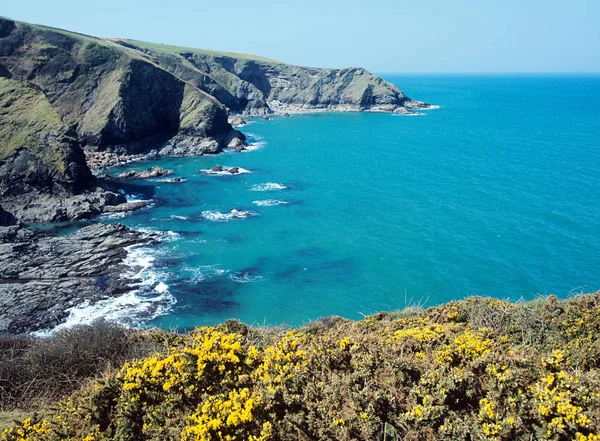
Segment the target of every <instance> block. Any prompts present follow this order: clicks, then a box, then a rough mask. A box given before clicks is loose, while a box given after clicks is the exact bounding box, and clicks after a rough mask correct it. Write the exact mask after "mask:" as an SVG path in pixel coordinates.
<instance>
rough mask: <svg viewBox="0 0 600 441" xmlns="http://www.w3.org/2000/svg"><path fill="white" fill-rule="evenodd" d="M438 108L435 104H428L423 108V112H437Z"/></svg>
mask: <svg viewBox="0 0 600 441" xmlns="http://www.w3.org/2000/svg"><path fill="white" fill-rule="evenodd" d="M439 108H440V106H438V105H437V104H430V105H429V107H425V109H423V110H437V109H439Z"/></svg>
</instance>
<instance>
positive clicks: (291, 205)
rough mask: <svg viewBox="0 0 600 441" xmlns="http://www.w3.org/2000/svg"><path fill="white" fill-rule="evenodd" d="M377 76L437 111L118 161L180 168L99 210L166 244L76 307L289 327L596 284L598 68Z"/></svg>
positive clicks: (143, 254) (363, 116) (274, 124)
mask: <svg viewBox="0 0 600 441" xmlns="http://www.w3.org/2000/svg"><path fill="white" fill-rule="evenodd" d="M385 77H386V79H387V80H389V81H392V82H394V83H396V84H398V86H399V87H400V88H401V89H402V90H403V91H404V92H405V93H406V94H407V95H408V96H410V97H413V98H415V99H419V100H424V101H427V102H429V103H432V104H436V105H438V106H440V108H439V109H436V110H429V111H424V112H423V115H420V116H397V115H390V114H372V113H344V114H312V115H297V116H293V117H290V118H283V117H276V118H273V119H272V120H270V121H264V120H262V119H257V120H255V121H252V122H251V123H250V124H249V125H247V126H245V127H243V128H242V129H241V130H242V131H244V132H245V133H246V134H247V135H248V136H249V137H250V139H251V140H252V141H253V142H254V144H255V145H254V148H253V149H251V151H248V152H244V153H238V154H236V153H224V154H221V155H218V156H209V157H200V158H180V159H173V158H167V159H161V160H159V161H153V162H146V163H139V164H135V165H132V166H130V167H128V169H144V168H147V167H149V166H151V165H160V166H161V167H165V168H169V169H172V170H174V171H175V176H179V177H183V178H185V179H187V181H185V182H181V183H169V182H165V181H161V180H156V181H133V182H128V183H126V182H123V185H122V190H123V192H125V193H127V194H128V195H129V197H130V198H132V199H151V200H152V201H153V206H152V207H151V208H149V209H145V210H142V211H139V212H136V213H133V214H129V215H127V216H123V217H107V218H105V220H106V221H109V222H123V223H125V224H126V225H128V226H130V227H132V228H136V229H144V230H151V231H162V232H164V240H163V241H162V242H161V243H160V244H159V245H158V246H155V247H152V248H143V249H137V250H135V252H136V253H137V254H136V256H138V257H139V260H140V262H141V263H142V264H143V267H142V268H140V270H139V274H138V275H139V276H140V277H142V278H143V279H144V280H145V284H144V285H143V288H142V289H140V291H139V292H137V293H135V295H133V296H131V295H130V296H129V297H127V298H126V299H120V300H119V302H112V303H111V302H108V303H106V304H103V305H100V306H99V307H95V308H93V307H92V308H89V307H88V309H85V308H83V310H82V308H80V309H79V310H77V311H74V314H73V320H78V321H82V320H85V319H84V318H82V317H88V318H89V317H91V316H93V315H102V314H108V315H109V316H114V317H118V318H119V319H120V320H127V319H130V320H131V321H132V322H133V323H135V324H140V323H142V322H144V321H146V322H148V323H151V324H154V325H158V326H161V327H165V328H173V327H177V328H189V327H192V326H195V325H202V324H214V323H218V322H221V321H223V320H226V319H229V318H237V319H240V320H242V321H244V322H246V323H253V324H282V323H285V324H288V325H301V324H303V323H305V322H307V321H309V320H312V319H317V318H319V317H323V316H328V315H341V316H344V317H348V318H352V319H358V318H361V317H362V316H363V315H366V314H372V313H374V312H377V311H381V310H397V309H401V308H404V307H405V306H407V305H421V306H430V305H435V304H439V303H442V302H447V301H450V300H454V299H462V298H464V297H466V296H471V295H481V296H492V297H497V298H502V299H508V298H510V299H513V300H516V299H521V298H523V299H531V298H534V297H535V296H536V295H539V294H548V293H555V294H557V295H558V296H559V297H566V296H569V295H571V294H573V293H578V292H581V291H586V292H590V291H595V290H598V289H600V271H599V270H600V173H599V170H600V77H599V76H583V75H581V76H551V75H547V76H533V75H531V76H477V75H472V76H458V75H455V76H448V75H447V76H436V75H413V76H408V75H402V76H392V75H389V76H385ZM216 164H220V165H223V166H228V167H233V166H236V167H242V168H243V169H245V171H247V173H243V174H239V175H235V176H230V175H227V174H222V175H208V174H206V173H205V172H203V170H207V169H210V168H211V167H213V166H214V165H216ZM118 171H119V172H120V171H122V169H120V170H118ZM232 210H234V211H232Z"/></svg>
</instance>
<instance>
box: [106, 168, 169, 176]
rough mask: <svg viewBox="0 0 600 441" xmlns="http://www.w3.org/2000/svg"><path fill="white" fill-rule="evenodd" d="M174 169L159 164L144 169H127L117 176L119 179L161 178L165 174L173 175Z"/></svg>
mask: <svg viewBox="0 0 600 441" xmlns="http://www.w3.org/2000/svg"><path fill="white" fill-rule="evenodd" d="M172 174H173V170H167V169H164V168H161V167H158V166H154V167H151V168H149V169H147V170H143V171H139V172H138V171H133V170H132V171H127V172H124V173H121V174H120V175H118V176H117V178H118V179H150V178H161V177H163V176H168V175H172Z"/></svg>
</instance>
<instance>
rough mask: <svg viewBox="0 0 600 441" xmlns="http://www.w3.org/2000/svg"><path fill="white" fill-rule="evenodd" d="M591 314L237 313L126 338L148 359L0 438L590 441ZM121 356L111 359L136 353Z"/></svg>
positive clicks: (579, 309) (582, 305) (599, 329)
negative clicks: (257, 319) (264, 316)
mask: <svg viewBox="0 0 600 441" xmlns="http://www.w3.org/2000/svg"><path fill="white" fill-rule="evenodd" d="M599 313H600V293H596V294H592V295H582V296H579V297H577V298H575V299H570V300H567V301H564V302H558V301H557V299H556V297H554V296H551V297H548V298H547V299H545V300H540V301H537V302H533V303H523V304H513V303H508V302H504V301H500V300H495V299H488V298H476V297H475V298H470V299H467V300H465V301H461V302H452V303H449V304H446V305H443V306H439V307H434V308H430V309H427V310H425V311H422V312H418V311H412V312H410V311H407V312H400V313H392V314H386V313H380V314H377V315H374V316H371V317H368V318H366V319H364V320H362V321H359V322H353V321H349V320H344V319H341V318H329V319H324V320H320V321H317V322H314V323H312V324H310V325H308V326H307V327H305V328H302V329H299V330H291V331H285V330H282V329H256V328H248V327H246V326H245V325H243V324H241V323H239V322H236V321H229V322H226V323H225V324H223V325H220V326H216V327H201V328H197V329H196V330H195V331H193V332H192V333H190V334H188V335H178V334H173V333H168V332H164V331H157V330H154V331H137V332H133V331H121V332H124V334H123V335H128V337H127V339H126V340H124V341H122V342H126V343H127V344H126V345H125V346H127V347H129V348H133V347H136V346H138V345H140V343H141V342H143V344H144V346H143V347H144V351H147V350H148V349H149V348H150V347H149V346H148V343H149V342H152V345H154V347H153V348H152V349H154V350H156V352H155V353H154V355H152V356H149V357H145V358H139V359H136V360H134V361H130V362H126V363H125V364H124V365H123V366H122V367H121V368H120V369H108V370H107V371H106V372H105V373H104V375H103V376H102V377H100V378H98V379H96V380H94V381H91V382H89V383H87V384H85V385H84V386H83V387H82V388H81V389H80V390H79V391H77V392H76V393H74V394H72V395H70V396H69V397H67V398H65V399H63V400H62V401H60V402H59V403H58V404H57V405H55V406H51V407H50V408H49V409H47V410H46V413H45V414H43V416H40V415H33V416H31V417H29V418H25V419H23V420H22V421H20V422H18V423H17V424H16V425H14V426H13V427H11V428H8V429H6V430H5V431H4V432H3V433H2V435H1V437H0V438H1V439H2V440H3V441H16V440H19V441H25V440H50V441H52V440H86V441H93V440H132V441H133V440H156V441H158V440H184V441H192V440H194V441H196V440H218V439H224V440H236V439H238V440H254V441H258V440H268V439H273V440H292V439H293V440H297V439H336V440H350V439H364V440H374V439H387V440H392V439H394V440H396V439H403V440H461V439H462V440H467V439H471V440H473V439H477V440H515V439H522V440H533V439H535V440H577V441H580V440H598V439H600V389H599V388H598V384H600V314H599ZM105 326H106V325H105ZM107 329H111V328H107ZM90 332H91V331H90ZM111 332H115V331H114V329H113V330H112V331H111ZM100 334H101V333H99V334H98V335H97V337H98V338H96V340H95V341H96V342H97V343H99V342H101V341H102V339H99V336H100ZM133 335H137V337H136V338H134V339H133V340H130V339H131V336H133ZM57 338H58V339H59V340H60V339H63V341H64V338H65V337H64V336H59V337H57ZM53 341H54V340H48V341H46V342H45V343H44V344H46V345H49V346H50V347H52V346H53V345H54V343H53ZM117 341H119V339H117ZM37 344H38V345H39V344H41V343H37ZM100 346H102V344H101V345H100ZM86 347H87V350H88V351H91V352H89V353H84V354H81V353H78V351H79V350H81V348H79V349H74V350H73V352H72V353H71V352H70V353H69V354H70V355H69V357H74V358H76V359H77V360H79V361H78V362H77V363H76V364H77V365H78V366H80V365H82V363H83V364H85V363H84V361H85V360H86V357H88V356H90V357H92V355H91V353H93V352H94V349H90V348H91V345H86ZM39 350H40V349H39V348H38V349H37V351H39ZM144 351H141V353H143V352H144ZM117 352H119V353H120V354H121V355H119V357H116V358H115V359H114V360H120V359H125V358H130V357H131V355H132V353H131V352H127V351H124V352H123V351H122V350H120V351H117ZM133 352H136V351H133ZM82 355H83V356H82ZM69 357H66V358H67V359H68V358H69ZM108 358H111V357H108ZM67 363H68V362H67ZM90 363H91V359H90ZM48 365H50V366H54V365H52V364H51V363H43V364H42V366H48ZM113 366H114V365H112V364H111V367H113ZM104 367H106V364H105V365H104ZM52 369H56V367H53V368H52ZM58 369H59V370H61V369H63V367H61V368H58ZM83 372H85V374H84V375H83V376H86V375H90V374H95V373H97V372H98V371H97V370H93V369H92V370H89V371H88V370H86V369H84V370H83ZM49 375H50V373H49ZM51 375H53V376H56V378H60V375H59V373H58V372H57V371H54V372H52V373H51ZM48 378H49V377H48ZM31 387H32V388H33V389H35V387H36V385H35V384H33V385H32V386H31ZM45 388H46V386H44V387H43V388H42V389H45Z"/></svg>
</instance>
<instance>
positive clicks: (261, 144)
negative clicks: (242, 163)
mask: <svg viewBox="0 0 600 441" xmlns="http://www.w3.org/2000/svg"><path fill="white" fill-rule="evenodd" d="M264 146H265V143H264V142H263V141H256V142H253V143H252V144H248V145H247V146H246V147H245V148H244V150H242V152H241V153H245V152H254V151H256V150H260V149H262V148H263V147H264Z"/></svg>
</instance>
